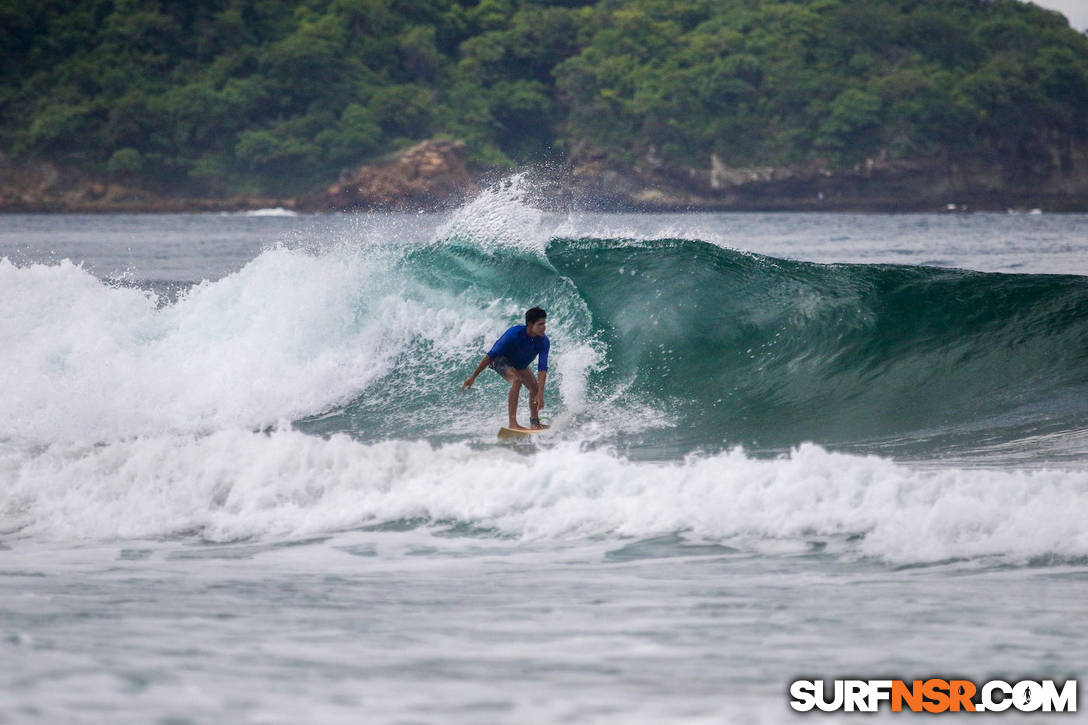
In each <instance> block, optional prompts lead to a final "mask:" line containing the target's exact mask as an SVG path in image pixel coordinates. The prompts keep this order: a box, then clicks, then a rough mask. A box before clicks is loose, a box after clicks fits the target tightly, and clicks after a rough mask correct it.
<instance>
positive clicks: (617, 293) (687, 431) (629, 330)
mask: <svg viewBox="0 0 1088 725" xmlns="http://www.w3.org/2000/svg"><path fill="white" fill-rule="evenodd" d="M394 275H395V276H397V277H398V278H399V279H401V280H402V283H403V289H404V290H405V292H404V294H418V295H422V296H424V297H427V298H429V299H430V300H431V306H432V307H435V306H436V305H437V304H439V303H436V302H435V300H436V299H442V300H446V302H445V303H442V304H445V305H446V309H448V310H449V311H450V314H451V315H453V316H454V317H455V318H456V317H458V316H463V315H467V314H473V315H478V314H480V310H489V311H493V313H494V315H495V318H496V319H495V327H494V331H493V332H494V333H495V334H494V336H495V337H497V334H498V333H500V332H501V331H502V330H503V329H505V327H504V325H505V324H516V322H517V317H516V315H517V310H519V309H524V307H528V306H530V305H532V304H540V305H542V306H544V307H546V308H547V309H548V310H549V335H550V336H551V338H552V341H553V353H552V367H553V373H552V378H553V379H558V380H560V381H562V382H563V383H564V384H561V385H559V386H558V389H559V391H560V393H559V399H558V400H555V401H554V403H553V410H552V415H556V414H557V413H563V412H567V413H569V414H570V424H569V426H568V428H575V429H576V428H577V427H578V426H592V425H593V424H594V423H598V424H603V425H604V426H605V427H607V428H609V429H610V430H612V431H613V432H614V433H615V435H614V436H613V437H612V438H611V439H610V440H611V441H612V442H613V443H621V444H624V445H632V446H634V447H636V448H637V447H645V448H649V449H659V450H664V451H667V452H669V453H671V454H680V455H682V454H683V453H686V452H690V451H692V450H705V449H717V448H721V447H725V446H733V445H743V446H745V447H747V448H749V449H755V450H759V449H771V450H774V449H780V448H782V447H786V446H791V445H796V444H798V443H801V442H804V441H814V442H817V443H821V444H824V445H838V446H843V447H852V446H853V447H859V448H863V449H864V448H872V449H874V450H886V449H889V448H891V449H897V448H899V449H902V450H905V451H917V452H925V451H929V452H932V451H934V450H938V449H942V448H947V447H950V446H951V447H967V448H971V447H973V446H976V447H977V446H984V445H990V444H993V443H995V442H1002V441H1013V440H1018V439H1023V438H1028V437H1032V436H1039V435H1046V434H1053V433H1064V432H1070V431H1078V430H1083V429H1084V428H1085V427H1086V421H1088V402H1086V401H1088V279H1085V278H1082V277H1072V276H1052V275H997V274H983V273H976V272H967V271H961V270H942V269H934V268H922V267H902V266H879V265H853V264H851V265H845V264H844V265H819V264H810V263H802V262H794V261H787V260H781V259H774V258H768V257H762V256H759V255H752V254H745V253H741V252H736V251H732V250H727V249H722V248H720V247H717V246H714V245H711V244H707V243H702V242H696V241H686V240H658V241H652V242H645V241H631V240H617V239H604V240H602V239H554V240H552V241H551V242H550V243H549V244H548V245H547V247H546V249H545V250H543V251H537V252H532V251H518V250H510V249H500V250H497V251H495V250H485V249H482V248H481V247H480V246H479V245H477V244H473V243H468V242H460V241H458V240H457V239H452V240H447V241H445V242H444V243H442V244H438V245H433V246H430V247H426V248H423V249H417V250H415V251H413V252H411V253H409V254H407V255H405V256H404V257H403V258H402V259H401V260H400V261H399V263H398V264H397V265H396V270H395V272H394ZM439 306H440V305H439ZM491 342H492V339H489V338H488V334H484V335H483V336H482V337H479V338H478V339H476V340H474V341H472V343H470V344H449V345H445V344H443V343H442V342H441V341H438V342H436V341H434V340H415V341H413V342H412V344H411V350H410V351H409V352H408V353H407V354H405V355H403V356H402V358H403V359H402V360H401V361H399V362H398V363H397V364H396V365H394V367H393V369H392V371H391V372H390V373H389V374H388V375H387V376H386V377H385V378H383V380H382V381H381V382H380V383H378V384H376V385H374V386H372V387H371V388H368V389H367V390H366V391H364V392H363V394H362V395H360V396H359V397H358V398H357V399H356V400H355V401H353V402H352V403H351V404H350V405H348V406H346V407H345V408H344V409H343V410H340V411H336V412H334V413H333V414H331V415H327V416H324V417H322V418H321V419H320V421H317V420H314V421H309V422H306V421H303V422H302V423H301V425H304V426H305V425H310V426H313V427H315V428H318V429H322V430H345V429H347V430H350V431H351V432H353V433H354V434H355V435H359V436H361V437H364V438H366V437H371V435H373V431H375V430H377V429H378V428H380V427H383V426H384V427H386V428H388V427H389V426H391V425H395V426H397V428H398V431H399V432H401V433H404V432H423V431H428V430H430V431H433V430H435V429H441V430H447V431H449V432H450V433H451V435H455V434H457V433H465V432H469V431H471V430H474V429H475V430H478V429H479V427H480V423H479V421H480V420H481V418H482V419H484V420H490V419H491V418H495V419H496V420H498V418H497V417H496V416H497V414H499V413H503V411H504V410H505V408H504V393H503V391H502V390H500V389H499V386H492V387H494V388H495V389H494V390H492V391H491V392H490V393H488V394H486V395H485V396H483V397H481V398H479V399H478V400H476V401H474V402H473V403H471V404H466V402H465V400H463V399H457V398H456V397H455V396H453V397H451V396H450V394H449V391H450V390H451V389H454V388H455V387H456V386H458V385H459V382H460V381H461V380H463V379H464V378H465V377H466V376H467V375H468V374H469V373H470V372H471V370H472V368H473V367H474V366H475V363H476V362H477V361H478V360H479V357H480V356H481V355H482V354H483V352H484V351H486V349H487V347H488V346H489V345H490V343H491ZM587 354H590V356H591V357H592V358H593V361H592V364H583V365H582V366H581V367H580V369H578V370H577V371H572V366H571V365H570V362H571V360H572V359H574V358H578V359H579V360H582V361H584V360H585V359H586V355H587ZM575 374H576V375H578V376H580V377H581V381H580V382H579V383H578V384H577V385H575V384H573V381H572V380H571V379H570V377H569V376H571V375H575ZM563 376H568V378H567V379H566V380H563ZM497 382H498V383H501V381H497ZM551 387H552V383H549V388H551ZM571 389H574V390H578V391H584V394H583V399H581V400H579V401H573V400H568V399H565V397H564V396H563V394H562V391H564V390H571ZM553 395H555V394H554V393H553ZM647 421H649V423H647Z"/></svg>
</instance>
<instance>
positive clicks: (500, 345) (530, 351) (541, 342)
mask: <svg viewBox="0 0 1088 725" xmlns="http://www.w3.org/2000/svg"><path fill="white" fill-rule="evenodd" d="M547 321H548V313H547V312H545V311H544V310H542V309H541V308H539V307H533V308H532V309H530V310H527V311H526V312H525V324H524V325H514V326H513V327H511V328H510V329H509V330H507V331H506V332H504V333H503V335H502V337H500V338H499V339H498V340H497V341H496V342H495V344H494V345H492V346H491V350H490V351H489V352H488V353H487V354H486V355H484V359H483V360H481V361H480V364H479V365H477V366H476V371H475V372H474V373H472V376H471V377H470V378H469V379H468V380H466V381H465V382H464V384H463V385H462V386H461V392H462V393H463V392H465V391H466V390H468V389H469V388H471V387H472V384H473V383H474V382H476V376H477V375H479V374H480V373H481V372H483V370H484V368H487V367H489V368H491V369H492V370H494V371H495V372H497V373H498V374H499V375H501V376H502V377H503V378H505V379H506V381H507V382H509V383H510V394H509V395H508V396H507V409H508V411H509V413H510V425H509V427H510V428H512V429H513V430H530V429H531V430H540V429H542V428H547V427H548V426H546V425H544V424H543V423H541V422H540V409H541V408H543V407H544V381H545V380H547V379H548V348H550V347H551V341H550V340H548V336H547V335H545V334H544V330H545V327H546V326H547ZM538 355H539V356H540V357H539V359H538V360H537V363H536V370H537V377H536V378H534V377H533V374H532V373H531V372H529V363H531V362H532V361H533V358H535V357H537V356H538ZM522 385H524V386H525V387H527V388H528V389H529V426H530V427H529V428H525V427H524V426H522V425H519V424H518V420H517V412H518V398H519V397H520V395H521V386H522Z"/></svg>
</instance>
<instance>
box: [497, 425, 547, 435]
mask: <svg viewBox="0 0 1088 725" xmlns="http://www.w3.org/2000/svg"><path fill="white" fill-rule="evenodd" d="M547 430H550V429H549V428H534V429H530V430H518V429H517V428H507V427H506V426H503V427H502V428H499V438H523V437H525V436H530V435H533V434H534V433H544V432H545V431H547Z"/></svg>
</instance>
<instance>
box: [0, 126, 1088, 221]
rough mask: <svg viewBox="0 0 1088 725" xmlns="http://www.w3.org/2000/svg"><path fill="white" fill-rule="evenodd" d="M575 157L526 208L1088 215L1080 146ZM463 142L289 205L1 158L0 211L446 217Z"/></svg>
mask: <svg viewBox="0 0 1088 725" xmlns="http://www.w3.org/2000/svg"><path fill="white" fill-rule="evenodd" d="M576 148H577V151H576V153H575V158H573V159H572V160H570V161H568V162H567V163H566V164H563V165H561V166H559V167H549V168H547V169H543V170H539V169H538V170H537V171H536V172H535V173H533V174H532V175H531V176H533V177H535V180H536V182H537V183H536V190H537V192H538V193H536V194H534V203H535V204H540V205H541V206H545V207H548V206H550V207H552V208H557V209H571V208H577V209H598V210H615V211H621V210H645V211H686V210H705V211H710V210H720V211H728V210H736V211H776V210H781V211H819V210H823V211H938V210H945V209H949V208H955V209H956V210H964V209H969V210H1001V211H1003V210H1005V209H1008V208H1022V209H1031V208H1035V207H1038V208H1041V209H1045V210H1048V211H1088V149H1085V148H1079V147H1074V146H1071V145H1067V146H1066V147H1063V148H1060V149H1059V148H1055V153H1054V154H1053V155H1052V158H1051V159H1044V160H1043V161H1042V162H1041V163H1038V164H1036V165H1034V166H1031V167H1027V166H1024V165H1020V166H1015V167H1010V166H1009V165H1003V164H1001V163H999V162H998V161H995V160H994V159H992V158H991V157H990V156H989V155H987V154H983V153H980V154H978V155H976V156H973V157H961V158H951V157H933V158H923V159H908V160H904V159H891V158H889V157H887V156H878V157H876V158H872V159H868V160H867V161H865V162H864V163H862V164H858V165H857V166H855V167H853V168H849V169H845V170H843V169H839V170H833V169H831V168H830V167H829V165H828V164H826V163H825V162H823V161H821V160H819V159H816V160H812V161H809V162H807V163H804V164H797V165H792V166H756V167H753V166H740V165H737V166H734V165H732V164H731V163H730V162H729V160H728V159H724V158H722V157H720V156H718V155H714V154H711V155H710V156H709V157H708V158H707V163H706V165H705V166H704V167H702V168H697V167H687V166H677V165H670V164H667V163H665V162H664V161H663V160H662V159H661V158H659V157H658V156H657V155H656V154H655V153H654V152H653V150H651V151H650V152H648V153H646V154H645V155H644V157H643V158H641V159H639V160H638V161H637V162H636V163H634V164H629V165H620V164H617V163H615V162H613V161H611V160H609V159H608V157H606V156H605V155H604V154H594V153H592V152H589V151H587V150H586V149H585V147H584V146H582V147H576ZM467 155H468V154H467V148H466V146H465V144H464V143H462V142H460V141H440V140H432V141H426V142H423V143H420V144H417V145H415V146H412V147H410V148H407V149H404V150H402V151H400V152H397V153H394V154H391V155H389V156H387V157H385V158H384V159H381V160H380V161H378V162H376V163H371V164H365V165H361V166H358V167H356V168H353V169H350V170H348V171H346V172H345V173H344V174H343V175H342V176H341V178H340V181H339V182H338V183H336V184H335V185H333V186H331V187H329V188H327V189H323V190H321V191H317V192H314V193H312V194H308V195H304V196H300V197H295V198H280V197H254V196H232V197H219V198H203V197H200V198H195V197H189V196H183V195H168V194H165V193H162V192H153V191H149V190H147V189H144V188H139V187H137V186H135V185H131V186H130V185H126V184H121V183H118V182H116V181H114V180H104V179H95V178H90V177H87V176H86V175H83V174H81V173H79V172H77V171H73V170H70V169H61V168H59V167H57V166H54V165H53V164H50V163H30V164H22V165H15V164H12V163H10V162H8V161H6V160H5V159H4V158H3V157H0V211H7V212H57V211H59V212H194V211H241V210H250V209H261V208H275V207H282V208H285V209H292V210H297V211H318V212H320V211H369V210H380V211H394V210H400V211H416V210H437V209H443V208H449V207H451V206H455V205H457V204H460V203H462V202H463V201H464V200H465V199H466V198H467V197H469V196H471V195H473V194H475V193H476V192H477V191H478V190H479V188H480V186H481V185H482V184H483V183H484V180H485V179H486V178H489V177H490V178H493V177H495V176H496V174H497V170H496V169H473V168H472V167H471V166H469V165H468V164H467V162H466V157H467Z"/></svg>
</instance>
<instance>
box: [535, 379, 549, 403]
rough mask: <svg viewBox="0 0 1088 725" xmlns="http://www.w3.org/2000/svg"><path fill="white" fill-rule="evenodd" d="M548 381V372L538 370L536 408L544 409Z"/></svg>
mask: <svg viewBox="0 0 1088 725" xmlns="http://www.w3.org/2000/svg"><path fill="white" fill-rule="evenodd" d="M547 379H548V371H547V370H538V371H537V373H536V383H537V384H536V407H538V408H543V407H544V381H545V380H547Z"/></svg>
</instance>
